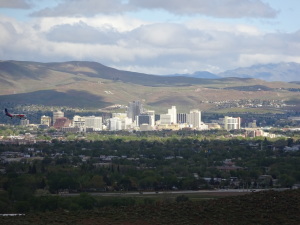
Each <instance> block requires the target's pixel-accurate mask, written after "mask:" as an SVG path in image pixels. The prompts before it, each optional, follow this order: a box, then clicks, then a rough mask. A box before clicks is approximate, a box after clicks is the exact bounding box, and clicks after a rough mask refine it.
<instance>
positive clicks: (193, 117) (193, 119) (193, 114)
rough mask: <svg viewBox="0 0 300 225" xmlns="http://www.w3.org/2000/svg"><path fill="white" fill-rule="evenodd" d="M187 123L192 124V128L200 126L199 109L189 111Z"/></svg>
mask: <svg viewBox="0 0 300 225" xmlns="http://www.w3.org/2000/svg"><path fill="white" fill-rule="evenodd" d="M188 123H189V124H190V125H192V126H193V128H194V129H198V128H200V127H201V124H202V122H201V111H199V110H197V109H194V110H191V111H190V114H189V116H188Z"/></svg>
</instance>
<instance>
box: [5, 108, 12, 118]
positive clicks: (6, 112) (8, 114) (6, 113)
mask: <svg viewBox="0 0 300 225" xmlns="http://www.w3.org/2000/svg"><path fill="white" fill-rule="evenodd" d="M5 115H7V116H9V117H10V118H12V115H11V114H10V113H9V112H8V110H7V108H5Z"/></svg>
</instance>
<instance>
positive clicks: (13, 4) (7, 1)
mask: <svg viewBox="0 0 300 225" xmlns="http://www.w3.org/2000/svg"><path fill="white" fill-rule="evenodd" d="M30 7H31V6H30V4H29V3H27V1H26V0H1V1H0V8H15V9H29V8H30Z"/></svg>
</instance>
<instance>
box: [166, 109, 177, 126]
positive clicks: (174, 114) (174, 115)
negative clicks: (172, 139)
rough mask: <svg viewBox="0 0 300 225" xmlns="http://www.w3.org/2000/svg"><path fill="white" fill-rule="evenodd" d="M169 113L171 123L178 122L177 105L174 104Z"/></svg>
mask: <svg viewBox="0 0 300 225" xmlns="http://www.w3.org/2000/svg"><path fill="white" fill-rule="evenodd" d="M168 115H170V116H171V124H177V109H176V106H172V108H171V109H168Z"/></svg>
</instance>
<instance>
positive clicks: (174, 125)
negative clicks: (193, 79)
mask: <svg viewBox="0 0 300 225" xmlns="http://www.w3.org/2000/svg"><path fill="white" fill-rule="evenodd" d="M40 126H45V127H50V126H53V127H54V128H55V129H59V130H61V131H65V132H86V131H101V130H109V131H117V130H140V131H151V130H181V129H193V130H207V129H221V128H223V129H226V130H233V129H240V127H241V119H240V118H239V117H237V118H234V117H228V116H225V118H221V119H219V120H218V121H213V123H206V124H205V123H203V122H202V120H201V111H200V110H197V109H195V110H190V112H189V113H178V112H177V109H176V106H172V107H171V108H170V109H168V111H167V113H165V114H159V115H158V114H155V111H154V110H145V109H144V107H143V104H142V103H141V102H140V101H133V102H130V103H129V105H128V107H127V112H125V113H112V116H111V118H107V119H105V120H103V118H102V117H100V116H78V115H75V116H74V117H73V119H72V120H70V119H68V118H67V117H65V116H64V113H63V112H61V111H56V112H53V117H52V118H51V117H49V116H42V117H41V125H40Z"/></svg>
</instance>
